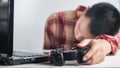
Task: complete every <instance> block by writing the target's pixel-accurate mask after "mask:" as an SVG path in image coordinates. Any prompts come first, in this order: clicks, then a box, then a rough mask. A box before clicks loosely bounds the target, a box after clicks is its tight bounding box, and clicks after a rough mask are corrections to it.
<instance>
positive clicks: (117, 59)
mask: <svg viewBox="0 0 120 68" xmlns="http://www.w3.org/2000/svg"><path fill="white" fill-rule="evenodd" d="M8 67H18V68H24V67H27V68H35V67H44V68H48V67H50V68H53V67H64V68H70V67H72V68H73V67H75V68H80V67H85V68H86V67H112V68H113V67H120V50H119V51H118V52H117V54H116V55H115V56H106V58H105V60H104V62H102V63H100V64H95V65H79V64H78V63H77V62H76V61H68V62H66V63H65V65H64V66H54V65H53V64H50V63H49V62H45V63H33V64H22V65H13V66H0V68H8Z"/></svg>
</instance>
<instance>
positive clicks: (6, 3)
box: [0, 0, 14, 56]
mask: <svg viewBox="0 0 120 68" xmlns="http://www.w3.org/2000/svg"><path fill="white" fill-rule="evenodd" d="M13 5H14V1H13V0H0V54H1V53H3V54H7V55H9V56H12V52H13Z"/></svg>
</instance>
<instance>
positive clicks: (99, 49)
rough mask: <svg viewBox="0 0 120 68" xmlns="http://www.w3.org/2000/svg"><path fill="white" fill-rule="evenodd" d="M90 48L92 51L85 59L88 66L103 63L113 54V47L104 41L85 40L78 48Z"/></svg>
mask: <svg viewBox="0 0 120 68" xmlns="http://www.w3.org/2000/svg"><path fill="white" fill-rule="evenodd" d="M84 46H90V47H91V48H90V50H89V51H88V52H87V53H86V55H85V56H84V57H83V60H84V61H85V60H88V61H87V64H97V63H100V62H103V61H104V59H105V56H106V55H107V54H109V53H110V52H111V45H110V43H109V42H108V41H106V40H104V39H85V40H83V41H82V42H80V43H79V44H78V47H84Z"/></svg>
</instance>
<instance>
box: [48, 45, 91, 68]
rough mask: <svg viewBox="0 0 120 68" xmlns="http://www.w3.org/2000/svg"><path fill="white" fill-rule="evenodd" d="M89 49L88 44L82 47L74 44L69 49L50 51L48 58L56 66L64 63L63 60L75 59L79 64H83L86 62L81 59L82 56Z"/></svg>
mask: <svg viewBox="0 0 120 68" xmlns="http://www.w3.org/2000/svg"><path fill="white" fill-rule="evenodd" d="M89 49H90V47H89V46H87V47H83V48H78V47H77V46H75V47H73V48H72V49H70V50H64V49H63V48H60V49H56V50H53V51H51V52H50V60H51V62H52V63H53V64H55V65H56V66H62V65H64V64H65V61H71V60H77V62H78V63H79V64H83V63H85V62H86V61H83V60H82V59H83V56H84V55H85V54H86V53H87V52H88V50H89Z"/></svg>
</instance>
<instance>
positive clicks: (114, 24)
mask: <svg viewBox="0 0 120 68" xmlns="http://www.w3.org/2000/svg"><path fill="white" fill-rule="evenodd" d="M119 27H120V13H119V11H118V10H117V9H116V8H115V7H114V6H113V5H111V4H109V3H98V4H95V5H93V6H92V7H91V8H86V7H84V6H79V7H78V8H77V9H76V10H73V11H63V12H56V13H53V14H52V15H50V16H49V17H48V20H47V23H46V25H45V36H44V49H55V48H61V47H62V46H64V48H67V49H69V48H71V47H72V46H73V45H74V44H77V46H78V47H80V48H81V47H84V46H91V48H90V50H89V51H88V52H87V53H86V55H85V56H84V57H83V60H84V61H85V60H88V59H89V60H88V61H87V64H97V63H100V62H103V61H104V59H105V56H106V55H109V54H115V53H116V51H117V50H118V47H119V45H118V41H119V40H120V39H118V37H119V35H120V33H119V32H118V31H119ZM117 33H118V34H117ZM116 38H117V39H116Z"/></svg>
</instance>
